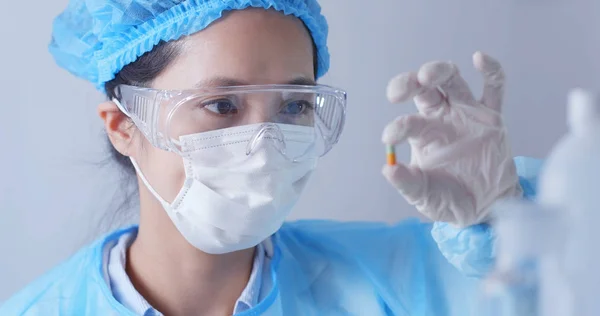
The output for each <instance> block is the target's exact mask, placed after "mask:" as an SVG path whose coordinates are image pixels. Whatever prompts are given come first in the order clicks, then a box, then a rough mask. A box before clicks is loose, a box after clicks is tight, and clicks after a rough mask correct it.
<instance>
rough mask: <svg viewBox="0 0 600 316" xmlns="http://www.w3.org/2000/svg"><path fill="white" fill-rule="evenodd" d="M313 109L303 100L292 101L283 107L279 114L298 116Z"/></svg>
mask: <svg viewBox="0 0 600 316" xmlns="http://www.w3.org/2000/svg"><path fill="white" fill-rule="evenodd" d="M312 108H313V105H312V104H311V103H310V102H308V101H305V100H298V101H292V102H289V103H287V104H285V105H284V106H283V108H282V109H281V112H282V113H283V114H288V115H300V114H303V113H304V112H306V111H309V110H310V109H312Z"/></svg>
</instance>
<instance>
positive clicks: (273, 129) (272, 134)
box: [246, 122, 286, 156]
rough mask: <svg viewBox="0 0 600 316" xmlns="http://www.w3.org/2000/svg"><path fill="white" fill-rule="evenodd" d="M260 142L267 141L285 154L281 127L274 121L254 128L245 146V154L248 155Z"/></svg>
mask: <svg viewBox="0 0 600 316" xmlns="http://www.w3.org/2000/svg"><path fill="white" fill-rule="evenodd" d="M261 142H268V145H271V146H273V147H274V148H275V149H277V151H279V153H281V154H282V155H284V156H285V155H286V144H285V138H284V136H283V132H282V131H281V128H279V126H278V125H277V124H275V123H270V122H269V123H264V124H262V125H260V127H259V128H258V129H257V130H256V132H255V133H254V135H253V136H252V138H251V139H250V141H249V142H248V146H247V147H246V155H250V154H251V153H252V152H253V151H254V150H255V149H257V148H258V147H259V145H260V144H261Z"/></svg>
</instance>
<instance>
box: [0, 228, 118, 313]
mask: <svg viewBox="0 0 600 316" xmlns="http://www.w3.org/2000/svg"><path fill="white" fill-rule="evenodd" d="M123 231H124V230H121V231H116V232H114V233H111V234H108V235H106V236H104V237H102V238H100V239H99V240H97V241H95V242H94V243H92V244H91V245H89V246H87V247H85V248H83V249H81V250H79V251H78V252H77V253H76V254H75V255H73V256H72V257H71V258H69V259H68V260H66V261H65V262H63V263H62V264H60V265H58V266H57V267H55V268H53V269H52V270H50V271H49V272H47V273H46V274H45V275H43V276H41V277H40V278H38V279H37V280H35V281H34V282H32V283H30V284H29V285H27V286H26V287H25V288H24V289H22V290H21V291H19V292H18V293H17V294H16V295H14V296H13V297H12V298H10V299H9V300H8V301H6V302H4V304H3V305H2V306H0V315H39V314H43V315H54V314H56V315H58V314H61V315H62V314H68V315H75V314H78V313H81V312H82V311H84V310H86V309H87V308H89V307H90V306H88V304H89V303H93V304H94V305H96V307H100V305H103V304H102V302H106V304H110V302H109V301H110V299H109V298H108V297H107V296H111V295H110V289H109V287H108V285H107V284H106V282H105V281H104V278H103V273H102V264H103V262H102V260H103V259H102V248H103V246H104V245H105V244H106V243H107V242H108V241H110V240H111V238H115V236H118V235H119V234H122V233H123ZM99 298H100V299H99ZM92 309H95V308H92ZM84 313H85V312H84Z"/></svg>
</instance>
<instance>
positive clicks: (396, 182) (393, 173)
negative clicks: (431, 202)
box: [382, 164, 428, 205]
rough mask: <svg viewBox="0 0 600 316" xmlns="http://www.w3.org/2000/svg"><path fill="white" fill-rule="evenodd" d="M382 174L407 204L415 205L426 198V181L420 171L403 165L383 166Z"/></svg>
mask: <svg viewBox="0 0 600 316" xmlns="http://www.w3.org/2000/svg"><path fill="white" fill-rule="evenodd" d="M382 173H383V176H384V177H385V178H386V179H387V180H388V182H389V183H390V184H392V185H393V186H394V187H395V188H396V189H397V190H398V191H399V192H400V194H402V196H403V197H404V198H405V199H406V201H407V202H408V203H410V204H412V205H415V204H417V203H418V202H419V201H420V200H422V199H423V198H425V197H426V194H427V192H428V190H427V187H428V181H427V177H426V175H425V173H423V172H422V171H421V169H419V168H413V167H410V166H407V165H404V164H396V165H393V166H390V165H385V166H383V170H382Z"/></svg>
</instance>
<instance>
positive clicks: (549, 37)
mask: <svg viewBox="0 0 600 316" xmlns="http://www.w3.org/2000/svg"><path fill="white" fill-rule="evenodd" d="M66 4H67V0H53V1H35V2H30V1H5V2H4V3H3V5H2V10H0V35H1V36H0V63H1V67H0V100H1V104H2V105H1V107H0V109H1V110H2V113H1V114H0V150H1V154H0V301H2V300H4V299H6V298H8V297H9V296H10V295H11V294H13V293H14V292H15V291H16V290H18V289H19V288H21V287H23V286H24V285H25V284H27V283H28V282H30V281H31V280H33V279H34V278H35V277H37V276H39V275H40V274H41V273H43V272H45V271H47V270H48V269H49V268H50V267H52V266H54V265H56V264H57V263H59V262H60V261H62V260H64V259H65V258H67V257H68V256H69V255H71V254H72V253H73V252H74V251H76V249H78V248H80V247H81V246H82V245H84V244H85V243H87V242H89V241H90V240H92V239H94V238H96V237H97V236H98V234H99V233H100V232H102V231H104V230H105V227H103V226H100V224H99V221H100V220H101V219H102V216H103V215H104V214H106V212H107V211H108V210H109V209H110V208H111V206H110V201H111V200H112V199H113V197H114V196H113V194H114V193H115V190H117V189H118V184H117V179H116V176H115V173H114V171H113V170H114V169H112V167H111V166H108V167H105V168H102V167H100V165H99V164H100V163H101V162H102V160H103V159H105V158H106V157H107V156H106V151H105V141H104V138H103V136H102V135H103V134H102V129H101V125H100V120H99V119H98V118H97V117H96V114H95V108H96V105H97V103H98V102H99V101H101V100H102V96H101V95H100V94H99V93H97V92H96V91H95V90H94V89H93V88H92V86H91V85H90V84H88V83H86V82H83V81H81V80H78V79H75V78H74V77H71V76H70V75H69V74H68V73H67V72H65V71H63V70H61V69H59V68H58V67H57V66H55V64H54V62H53V60H52V59H51V57H50V55H49V54H48V53H47V50H46V46H47V43H48V42H49V38H50V31H51V22H52V19H53V17H54V16H56V15H57V14H58V13H59V12H60V11H61V10H62V9H63V8H64V7H65V6H66ZM322 5H323V8H324V12H325V14H326V15H327V17H328V19H329V23H330V27H331V32H330V35H331V37H330V48H331V53H332V56H333V59H332V69H331V73H330V74H329V75H328V76H327V77H326V78H324V80H323V82H324V83H328V84H332V85H336V86H340V87H343V88H345V89H347V91H348V93H349V110H348V119H347V125H346V129H345V132H344V135H343V137H342V139H341V142H340V143H339V145H338V146H337V147H336V148H334V150H333V152H331V153H330V154H329V155H328V156H327V157H325V158H324V159H323V160H322V163H321V164H320V169H319V170H318V172H317V174H316V176H315V177H314V179H313V181H312V186H311V187H310V188H309V189H308V191H307V192H306V193H305V195H304V197H303V199H302V200H301V202H300V204H299V205H298V207H297V209H296V210H295V212H294V214H293V218H333V219H342V220H374V221H390V222H393V221H397V220H401V219H403V218H405V217H408V216H418V214H417V212H416V211H415V210H414V209H413V208H411V207H409V206H408V205H407V204H406V203H405V202H404V201H403V200H402V199H401V198H400V197H399V196H398V195H397V193H396V192H395V191H394V190H393V189H392V188H391V187H390V186H389V185H388V184H387V183H386V182H385V180H384V179H383V177H382V176H381V175H380V168H381V165H382V163H383V162H384V158H385V155H384V153H383V152H384V150H383V147H382V145H381V144H380V140H379V139H380V134H381V131H382V129H383V127H384V126H385V124H386V123H387V122H389V121H391V120H392V119H393V118H394V117H395V116H397V115H400V114H407V113H410V112H413V111H414V109H413V106H412V105H411V104H405V105H399V106H392V105H389V104H388V103H387V102H386V99H385V87H386V84H387V81H388V79H389V78H391V77H392V76H394V75H395V74H397V73H399V72H403V71H407V70H415V69H417V68H418V67H419V65H421V64H422V63H424V62H426V61H429V60H432V59H448V60H453V61H455V62H457V63H458V64H459V65H460V66H461V68H462V69H463V73H464V75H465V77H466V78H467V80H468V81H469V82H470V83H472V85H473V88H474V90H475V91H476V93H479V92H480V89H481V86H482V84H481V80H480V77H479V75H478V74H477V73H476V72H475V71H474V69H473V68H472V65H471V54H472V53H473V52H474V51H475V50H478V49H481V50H484V51H487V52H489V53H491V54H492V55H494V56H496V57H497V58H499V59H500V60H501V61H502V62H503V64H504V66H505V68H506V72H507V74H508V79H509V83H508V90H507V93H508V96H507V98H506V103H505V109H506V110H505V117H506V124H507V125H508V129H509V131H510V134H511V137H512V143H513V148H514V153H515V154H517V155H528V156H537V157H543V156H544V155H545V154H546V153H547V152H548V150H549V149H550V147H551V145H552V144H553V143H554V142H555V141H556V140H557V139H558V137H560V135H561V134H562V133H564V131H565V117H564V112H565V110H564V108H565V107H564V105H565V102H564V101H565V97H566V93H567V91H568V89H569V88H572V87H575V86H582V87H588V88H600V22H599V21H600V1H598V0H495V1H492V0H454V1H442V0H421V1H400V0H376V1H356V0H347V1H342V0H322ZM400 156H401V158H402V159H403V160H407V159H408V148H407V147H404V148H403V150H402V151H401V153H400ZM359 179H362V180H360V181H359ZM109 219H110V218H109ZM104 222H105V223H107V221H104Z"/></svg>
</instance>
